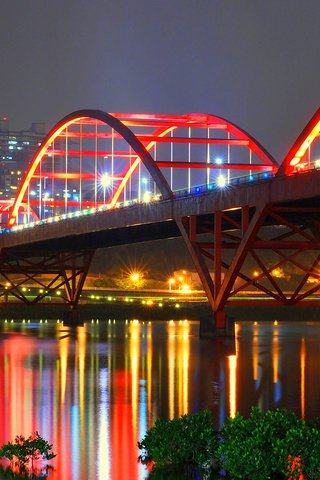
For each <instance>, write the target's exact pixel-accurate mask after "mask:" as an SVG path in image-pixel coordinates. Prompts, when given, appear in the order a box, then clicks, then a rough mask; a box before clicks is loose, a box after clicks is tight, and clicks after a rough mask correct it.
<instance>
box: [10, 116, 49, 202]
mask: <svg viewBox="0 0 320 480" xmlns="http://www.w3.org/2000/svg"><path fill="white" fill-rule="evenodd" d="M44 135H45V125H44V123H33V124H32V125H31V127H30V129H29V130H21V131H13V130H10V126H9V119H8V117H1V118H0V199H1V198H11V197H14V196H15V193H16V190H17V186H18V185H19V184H20V182H21V179H22V177H23V174H24V172H25V170H26V168H27V166H28V165H29V162H30V160H31V157H32V155H33V153H34V152H35V150H36V149H37V148H38V146H39V145H40V143H41V142H42V140H43V138H44Z"/></svg>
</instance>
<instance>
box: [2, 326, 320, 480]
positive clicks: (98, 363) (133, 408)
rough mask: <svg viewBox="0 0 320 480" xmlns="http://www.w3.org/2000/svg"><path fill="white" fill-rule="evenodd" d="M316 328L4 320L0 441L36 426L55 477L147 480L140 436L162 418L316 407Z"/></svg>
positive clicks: (218, 417)
mask: <svg viewBox="0 0 320 480" xmlns="http://www.w3.org/2000/svg"><path fill="white" fill-rule="evenodd" d="M299 328H300V329H299ZM310 328H311V327H310ZM312 328H313V330H312V331H311V330H310V332H311V333H310V334H308V329H307V328H303V327H298V326H295V327H294V328H292V329H290V328H289V327H284V326H283V325H280V324H279V325H278V324H277V325H274V326H273V325H260V323H258V322H256V324H249V323H247V324H240V325H237V326H236V342H235V348H234V346H233V347H231V348H230V346H228V345H229V344H227V343H225V341H224V340H223V339H221V338H220V339H216V340H214V341H213V340H210V341H200V340H199V338H198V325H197V324H196V323H192V322H188V321H180V322H172V321H169V322H162V323H154V324H151V323H144V324H143V323H141V322H138V321H133V322H128V323H126V324H125V323H124V322H118V323H115V324H113V322H112V323H111V322H104V323H102V322H101V323H100V324H86V325H84V326H83V327H77V328H76V329H70V328H67V327H63V326H62V325H61V324H47V325H44V324H41V325H40V324H39V325H38V326H35V324H33V325H31V326H27V325H22V324H19V325H17V324H13V325H12V324H4V325H2V327H1V328H0V422H1V423H0V424H1V429H0V444H3V443H6V442H8V441H9V440H13V439H14V437H15V436H16V435H24V436H29V435H30V434H31V433H32V432H35V431H38V432H39V433H40V435H41V436H43V437H44V438H46V439H47V440H48V441H49V442H50V443H52V444H53V450H54V452H55V453H56V454H57V457H56V459H54V461H53V462H52V464H53V466H54V467H55V471H54V472H53V473H52V474H50V480H96V479H99V480H123V479H130V480H143V479H145V478H146V477H147V470H146V467H145V466H143V465H141V464H139V463H138V462H137V457H138V455H139V453H140V452H139V451H138V449H137V441H138V440H140V439H141V438H142V437H143V436H144V434H145V432H146V430H147V428H149V427H150V426H151V425H152V424H153V423H154V421H155V420H156V418H158V417H159V416H164V417H167V418H172V417H177V416H179V415H182V414H184V413H188V412H192V411H197V410H199V409H201V408H210V409H211V410H212V412H213V415H214V421H215V423H216V425H215V426H216V428H219V427H220V426H221V425H222V424H223V422H224V421H225V419H226V417H227V416H229V415H231V416H233V415H234V414H235V413H236V412H237V411H240V413H241V414H243V415H246V414H247V413H248V411H249V409H250V407H251V405H259V406H260V407H261V408H263V409H266V408H274V407H278V406H279V407H281V406H287V407H290V408H293V409H294V410H295V411H297V413H298V414H301V415H302V416H304V415H306V417H307V416H308V415H309V416H310V413H311V415H312V414H319V412H317V411H315V410H316V409H317V408H318V405H319V399H320V387H319V389H317V388H316V387H315V385H317V381H316V379H317V378H318V371H317V365H319V364H320V360H319V355H320V353H319V349H318V344H319V340H320V330H316V329H317V328H318V329H320V326H319V327H312ZM286 332H289V337H286ZM301 332H303V335H301ZM288 338H289V339H290V341H289V340H288ZM290 342H291V346H290Z"/></svg>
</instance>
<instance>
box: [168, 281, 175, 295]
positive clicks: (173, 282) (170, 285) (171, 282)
mask: <svg viewBox="0 0 320 480" xmlns="http://www.w3.org/2000/svg"><path fill="white" fill-rule="evenodd" d="M168 283H169V292H171V291H172V285H174V284H175V283H176V281H175V279H174V278H173V277H171V278H169V280H168Z"/></svg>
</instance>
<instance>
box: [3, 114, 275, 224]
mask: <svg viewBox="0 0 320 480" xmlns="http://www.w3.org/2000/svg"><path fill="white" fill-rule="evenodd" d="M90 123H91V124H92V128H93V130H92V131H91V132H87V133H86V134H84V133H83V128H84V127H88V125H89V126H90ZM101 125H106V126H108V127H110V128H111V133H110V132H109V133H107V132H98V130H97V129H98V127H99V128H100V126H101ZM94 126H95V127H94ZM76 128H78V130H77V131H76V130H75V129H76ZM94 128H95V129H96V130H95V132H94ZM72 129H73V131H71V130H72ZM89 137H90V138H92V139H94V140H95V143H96V145H95V147H94V149H95V152H94V151H93V150H92V151H91V152H87V151H85V150H84V147H83V146H82V138H89ZM111 137H112V142H113V143H112V148H110V149H109V151H103V150H101V148H100V147H99V146H98V143H99V141H100V140H101V139H102V138H109V139H110V138H111ZM59 138H65V139H66V140H65V146H64V147H63V148H62V149H61V148H60V150H59V149H56V147H55V146H54V143H55V142H57V140H58V139H59ZM68 138H69V139H80V140H79V141H80V144H79V146H78V147H77V149H76V150H72V148H71V147H70V146H69V145H67V140H68ZM119 138H120V139H123V140H124V141H125V142H126V144H127V147H124V146H120V147H119V149H118V151H115V150H114V143H115V142H117V141H118V139H119ZM126 148H129V151H126ZM219 148H220V151H222V149H224V153H223V156H224V159H219V160H221V161H219V162H217V161H214V159H213V158H211V151H212V149H216V150H217V151H219ZM104 153H108V155H105V156H104V158H108V156H109V157H112V161H114V159H118V162H120V163H121V162H123V159H125V158H126V159H130V162H129V163H127V165H126V166H125V167H124V169H123V171H122V172H121V175H118V176H114V175H113V173H112V193H111V194H110V195H109V196H108V198H104V199H101V198H100V200H99V199H97V195H96V198H95V201H94V202H91V203H90V202H87V203H86V205H84V204H83V203H82V202H81V201H72V200H68V202H67V201H65V202H64V203H65V206H66V208H65V213H66V212H67V203H68V207H69V208H70V209H71V208H73V210H75V209H78V210H81V208H85V207H86V206H91V207H92V206H94V207H98V206H103V205H109V206H113V205H114V204H115V203H116V202H117V201H118V200H121V199H122V200H123V199H124V194H123V192H124V189H125V188H126V186H127V185H128V184H129V182H131V181H132V178H133V175H134V173H135V172H136V171H137V169H140V167H139V165H141V162H142V164H143V165H144V167H145V168H146V170H147V171H148V174H149V176H150V183H151V182H154V188H153V189H151V190H153V193H154V194H156V192H158V194H161V196H162V197H163V198H170V197H172V192H173V190H177V189H178V190H179V189H181V190H187V191H188V192H189V193H190V192H191V189H192V188H193V187H194V186H196V185H198V184H199V183H200V184H201V183H202V184H205V185H206V186H207V187H208V186H210V187H212V186H213V185H214V182H217V175H218V174H219V172H220V176H223V175H222V174H221V172H225V171H226V172H227V177H228V178H227V183H229V181H230V182H232V181H237V182H239V179H240V180H241V176H243V175H244V174H245V175H248V174H250V175H251V174H257V173H259V172H272V173H274V172H275V171H276V170H277V163H276V162H275V160H274V159H273V158H272V157H271V155H270V154H269V153H268V152H267V151H266V150H265V149H264V148H263V147H262V146H261V145H260V144H259V143H258V142H257V141H256V140H255V139H254V138H253V137H252V136H250V135H249V134H247V133H246V132H245V131H243V130H242V129H240V128H239V127H237V126H236V125H234V124H233V123H231V122H229V121H228V120H225V119H223V118H221V117H217V116H214V115H207V114H198V113H195V114H188V115H178V116H175V115H155V114H137V113H131V114H127V113H112V114H110V113H105V112H102V111H100V110H79V111H76V112H73V113H71V114H69V115H67V116H66V117H64V118H63V119H62V120H61V121H60V122H58V123H57V124H56V125H55V126H54V127H53V128H52V130H51V131H50V132H49V133H48V135H47V136H46V138H45V140H44V142H43V143H42V145H41V146H40V147H39V149H38V151H37V152H36V154H35V156H34V158H33V161H32V162H31V164H30V167H29V169H28V171H27V172H26V175H25V177H24V179H23V181H22V184H21V186H20V188H19V190H18V192H17V196H16V199H15V202H14V205H13V208H12V212H11V216H10V220H9V226H10V227H11V226H13V225H14V224H15V223H16V222H17V218H18V213H19V212H20V211H21V204H22V203H24V204H28V205H29V207H28V208H29V210H31V208H35V207H37V208H38V210H39V217H40V218H43V216H45V213H44V214H42V212H41V208H42V210H44V211H46V210H45V208H44V207H43V205H44V204H45V203H46V204H47V208H48V205H49V206H50V207H51V212H52V211H53V209H52V207H53V206H59V208H60V210H61V208H62V206H63V205H62V204H63V201H62V200H61V196H60V200H59V201H58V200H57V199H55V198H50V195H51V196H52V197H53V194H52V192H51V194H49V193H48V192H45V188H44V186H42V182H44V183H45V181H44V180H43V179H48V181H52V183H53V181H54V180H55V181H57V182H58V181H62V180H65V181H66V182H67V180H69V179H78V180H79V181H80V182H81V176H82V177H83V178H86V179H87V180H88V179H89V177H90V176H89V174H87V175H85V174H84V172H83V169H82V166H81V167H80V168H79V171H78V172H77V173H75V172H72V170H69V169H68V168H69V167H67V162H68V158H70V159H71V160H70V161H74V157H76V156H78V157H81V161H82V157H83V156H85V155H89V154H91V155H92V158H93V157H95V161H96V157H97V156H99V158H101V157H103V155H104ZM151 153H152V154H153V155H152V154H151ZM160 155H162V156H163V157H162V158H159V157H160ZM57 156H60V160H61V159H62V160H63V161H64V159H65V167H64V168H65V170H64V172H60V173H59V172H58V173H57V172H56V173H53V167H52V168H51V166H50V167H48V160H50V157H57ZM42 164H43V165H44V168H43V169H42V170H43V171H41V165H42ZM51 170H52V171H51ZM176 170H177V171H178V172H179V173H178V174H177V175H176V177H177V178H178V177H179V176H181V173H180V172H183V171H184V172H187V177H188V181H187V180H183V181H182V183H181V182H180V185H178V186H177V185H174V184H173V171H176ZM200 170H202V171H204V172H205V179H203V177H201V178H202V180H200V174H199V173H197V172H200ZM168 171H169V173H167V172H168ZM191 172H193V174H192V175H193V176H194V179H193V180H192V181H191V176H192V175H191ZM212 172H213V174H212ZM97 175H98V172H97V169H96V170H95V172H94V173H91V177H90V179H91V180H92V181H94V182H95V185H96V186H95V188H96V190H97V178H96V177H97ZM94 177H95V178H94ZM36 179H38V180H36ZM140 180H141V178H140ZM140 180H139V181H140ZM31 182H33V183H34V184H35V185H36V190H37V192H35V195H36V197H37V198H36V199H34V200H32V202H31V200H30V196H29V194H28V193H27V190H28V188H29V186H30V183H31ZM35 182H38V183H35ZM148 182H149V181H148V180H147V183H148ZM183 182H185V183H183ZM61 188H62V187H61ZM52 190H53V188H52ZM137 190H139V195H138V197H139V200H140V199H141V194H140V193H141V185H138V186H136V187H135V191H137ZM66 192H67V188H65V194H64V196H66V195H67V193H66ZM149 193H150V192H149ZM44 195H46V197H44ZM61 195H62V194H61ZM42 196H43V198H42ZM131 197H133V196H132V195H131ZM129 200H130V198H129ZM131 200H132V198H131ZM37 202H38V203H39V205H37ZM59 202H60V203H59ZM55 215H56V213H55ZM47 216H48V214H47ZM25 217H27V215H25ZM29 217H30V216H29ZM52 218H53V217H52ZM20 223H21V221H20Z"/></svg>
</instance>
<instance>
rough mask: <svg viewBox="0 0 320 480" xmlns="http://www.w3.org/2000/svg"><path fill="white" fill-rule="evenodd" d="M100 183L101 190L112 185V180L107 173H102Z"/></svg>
mask: <svg viewBox="0 0 320 480" xmlns="http://www.w3.org/2000/svg"><path fill="white" fill-rule="evenodd" d="M100 183H101V186H102V187H103V188H107V187H110V185H111V183H112V179H111V177H110V175H109V174H108V173H104V174H103V175H101V177H100Z"/></svg>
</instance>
